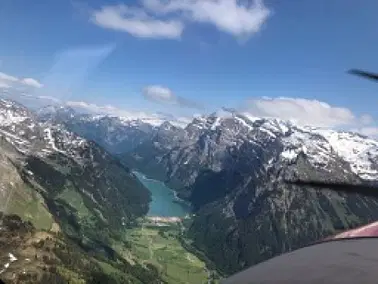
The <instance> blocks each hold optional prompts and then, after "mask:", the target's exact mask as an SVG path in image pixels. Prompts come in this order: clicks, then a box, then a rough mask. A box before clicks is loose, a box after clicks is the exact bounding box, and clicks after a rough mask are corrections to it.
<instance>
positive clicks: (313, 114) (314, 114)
mask: <svg viewBox="0 0 378 284" xmlns="http://www.w3.org/2000/svg"><path fill="white" fill-rule="evenodd" d="M247 105H248V107H247V109H245V111H246V112H248V113H249V114H251V115H254V116H261V117H275V118H281V119H284V120H292V121H295V122H296V123H299V124H301V125H311V126H320V127H340V126H348V125H355V124H357V123H359V119H358V118H356V116H355V115H354V114H353V113H352V111H351V110H349V109H347V108H342V107H335V106H331V105H329V104H327V103H325V102H320V101H317V100H308V99H301V98H286V97H279V98H260V99H250V100H249V101H248V103H247ZM363 119H364V120H366V117H364V118H363Z"/></svg>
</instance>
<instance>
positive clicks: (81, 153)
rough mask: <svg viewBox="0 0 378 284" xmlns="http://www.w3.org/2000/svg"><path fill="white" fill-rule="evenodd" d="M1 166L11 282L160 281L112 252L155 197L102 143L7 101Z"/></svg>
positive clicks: (2, 241) (6, 275) (0, 110)
mask: <svg viewBox="0 0 378 284" xmlns="http://www.w3.org/2000/svg"><path fill="white" fill-rule="evenodd" d="M0 168H1V170H0V201H1V204H0V206H1V211H2V215H1V216H0V221H1V230H2V234H1V238H0V247H1V248H2V249H1V254H0V257H1V259H2V260H4V269H2V270H0V277H1V279H2V280H4V281H5V282H6V283H20V281H21V282H22V283H46V281H48V283H67V282H69V283H98V282H96V281H99V280H98V279H103V280H104V281H105V282H106V283H120V282H121V283H146V282H151V283H155V282H156V281H158V276H157V275H156V274H155V272H156V271H155V270H151V269H150V268H149V267H146V266H141V265H140V264H139V263H138V262H136V261H135V262H134V264H133V265H131V264H130V263H129V262H128V261H126V260H125V259H124V257H123V256H121V255H119V253H117V252H116V251H115V250H114V249H113V247H114V244H115V243H116V242H119V243H124V241H123V240H122V235H121V232H122V231H123V230H124V229H125V228H126V227H128V226H132V224H133V223H134V222H135V220H136V219H137V218H139V217H141V216H144V215H145V214H146V213H147V210H148V204H149V202H150V200H151V196H150V192H149V191H148V190H147V189H146V188H145V187H144V186H143V185H142V184H141V183H140V182H139V180H138V179H137V178H136V177H135V175H134V174H133V173H132V172H131V171H130V169H129V168H127V167H125V166H124V165H122V164H121V163H120V162H119V160H118V159H116V158H114V157H113V156H112V155H111V154H110V153H109V152H107V151H106V150H105V149H103V148H102V147H101V146H99V145H98V144H97V143H95V142H93V141H89V140H86V139H84V138H82V137H79V136H78V135H77V134H74V133H73V132H70V131H68V130H67V129H66V128H65V127H64V126H63V125H59V124H52V123H50V122H41V121H40V120H39V119H38V117H37V116H36V114H35V113H33V112H31V111H29V110H28V109H27V108H26V107H24V106H22V105H20V104H18V103H15V102H13V101H10V100H0ZM125 245H126V244H125ZM9 255H13V257H10V258H9V260H8V256H9ZM14 259H17V261H15V260H14ZM5 261H6V262H5ZM104 267H107V270H106V269H104ZM109 267H110V268H111V270H110V271H111V273H109V269H110V268H109ZM146 279H149V280H148V281H147V280H146ZM121 280H122V281H121ZM159 283H161V282H160V281H159Z"/></svg>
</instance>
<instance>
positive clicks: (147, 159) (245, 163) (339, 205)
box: [40, 108, 378, 275]
mask: <svg viewBox="0 0 378 284" xmlns="http://www.w3.org/2000/svg"><path fill="white" fill-rule="evenodd" d="M65 113H66V109H64V108H63V109H61V110H59V111H56V110H54V111H53V112H48V115H46V112H44V114H43V115H40V117H41V118H42V119H44V120H45V121H53V122H54V123H57V122H59V123H61V124H62V125H65V127H66V128H67V129H69V130H70V131H73V132H76V133H77V134H78V135H80V136H83V137H85V138H87V139H90V140H94V141H96V142H97V143H99V144H100V145H102V146H103V147H104V148H105V149H107V150H108V151H109V152H111V153H113V154H115V155H117V157H118V158H119V159H120V161H121V162H122V164H123V165H124V166H127V167H129V168H131V169H135V170H138V171H141V172H143V173H144V174H145V175H147V176H149V177H151V178H154V179H158V180H160V181H163V182H165V183H166V184H167V185H168V186H170V187H171V188H173V189H174V190H175V191H176V193H177V195H178V197H180V198H181V199H183V200H185V201H187V202H189V203H190V204H191V206H192V208H193V213H194V216H193V218H192V220H191V222H190V224H188V226H187V230H186V236H187V237H188V239H190V242H191V244H192V245H193V246H195V247H196V248H197V249H198V250H200V251H202V252H203V253H204V255H206V257H207V258H208V259H209V260H210V261H212V262H213V263H215V265H216V267H217V268H218V269H219V270H220V271H221V272H222V273H223V274H224V275H228V274H231V273H234V272H236V271H239V270H241V269H243V268H246V267H248V266H250V265H253V264H256V263H259V262H261V261H264V260H266V259H268V258H270V257H273V256H275V255H277V254H280V253H283V252H287V251H290V250H293V249H296V248H299V247H301V246H304V245H307V244H309V243H311V242H313V241H317V240H320V239H322V238H324V237H327V236H329V235H332V234H334V233H336V232H339V231H342V230H345V229H349V228H354V227H356V226H358V225H362V224H366V223H368V222H370V221H373V220H376V219H377V218H378V202H377V201H376V200H374V199H369V198H366V197H363V196H358V195H344V194H340V193H335V192H331V191H328V190H326V189H325V190H318V189H315V188H311V187H300V186H296V185H292V184H289V183H287V182H286V181H287V180H293V179H301V180H308V181H326V182H343V183H354V184H362V183H374V182H376V181H377V179H378V142H377V141H376V140H373V139H370V138H368V137H364V136H361V135H359V134H356V133H350V132H343V131H336V130H329V129H323V128H316V127H303V126H299V125H296V124H294V123H292V122H288V121H283V120H280V119H270V118H258V117H251V116H248V115H246V114H241V113H237V112H235V111H233V110H227V109H223V110H221V111H218V112H216V113H213V114H210V115H204V116H201V117H196V118H194V119H193V120H192V121H191V122H190V123H188V124H186V125H177V124H176V125H175V123H172V122H170V121H169V120H165V121H163V120H161V121H159V123H149V122H148V121H146V120H141V119H130V118H128V119H124V118H121V117H111V116H88V115H87V116H85V115H82V114H75V113H70V115H69V116H68V117H67V116H65V115H64V114H65Z"/></svg>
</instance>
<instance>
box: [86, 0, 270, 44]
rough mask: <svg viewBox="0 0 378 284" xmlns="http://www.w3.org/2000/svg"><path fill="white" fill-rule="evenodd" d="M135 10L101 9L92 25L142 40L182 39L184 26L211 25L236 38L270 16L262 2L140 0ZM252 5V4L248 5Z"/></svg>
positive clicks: (120, 7)
mask: <svg viewBox="0 0 378 284" xmlns="http://www.w3.org/2000/svg"><path fill="white" fill-rule="evenodd" d="M141 2H142V3H141V5H140V6H138V7H132V6H126V5H117V6H104V7H102V8H101V9H99V10H96V11H94V12H93V13H92V19H91V20H92V22H94V23H95V24H97V25H99V26H101V27H103V28H108V29H113V30H118V31H124V32H127V33H129V34H131V35H133V36H136V37H143V38H169V39H177V38H180V37H181V34H182V33H183V31H184V28H185V25H186V24H187V23H199V24H210V25H213V26H214V27H216V28H217V29H218V30H220V31H222V32H225V33H228V34H231V35H233V36H236V37H244V38H248V37H250V36H252V35H253V34H255V33H257V32H259V31H260V30H261V28H262V27H263V25H264V23H265V22H266V21H267V20H268V18H269V16H270V15H271V11H270V10H269V9H268V8H267V7H266V6H265V5H264V3H263V0H252V1H239V0H141ZM251 2H252V3H251Z"/></svg>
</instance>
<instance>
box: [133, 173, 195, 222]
mask: <svg viewBox="0 0 378 284" xmlns="http://www.w3.org/2000/svg"><path fill="white" fill-rule="evenodd" d="M134 174H135V175H136V176H137V177H138V179H139V180H140V181H141V182H142V183H143V185H144V186H145V187H147V188H148V189H149V190H150V192H151V197H152V201H151V203H150V210H149V211H148V214H147V215H148V216H161V217H184V216H185V215H187V214H189V213H190V208H189V206H188V205H186V204H184V203H182V202H179V201H177V199H176V198H175V195H174V192H173V191H172V190H171V189H170V188H169V187H167V186H166V185H165V184H164V183H163V182H160V181H157V180H153V179H149V178H146V177H145V176H144V175H143V174H141V173H138V172H134Z"/></svg>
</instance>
